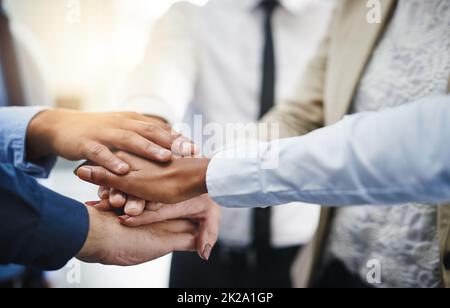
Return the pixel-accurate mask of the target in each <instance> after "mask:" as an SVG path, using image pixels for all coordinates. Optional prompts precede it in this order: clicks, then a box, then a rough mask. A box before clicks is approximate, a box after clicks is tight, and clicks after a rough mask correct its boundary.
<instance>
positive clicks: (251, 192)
mask: <svg viewBox="0 0 450 308" xmlns="http://www.w3.org/2000/svg"><path fill="white" fill-rule="evenodd" d="M265 147H266V145H265V144H260V145H258V146H257V149H261V148H265ZM239 156H240V155H238V153H237V152H236V149H235V148H233V149H228V150H224V151H222V152H220V153H217V154H216V155H215V156H213V158H212V159H211V162H210V164H209V166H208V171H207V174H206V184H207V187H208V194H209V195H210V197H211V198H212V199H213V200H214V201H215V202H216V203H218V204H220V205H222V206H224V207H230V208H243V207H245V208H251V207H261V206H263V205H264V202H265V200H264V199H262V198H261V196H262V187H263V186H262V182H261V181H262V179H261V174H262V173H261V159H260V158H259V157H258V156H252V155H249V156H248V157H241V158H239Z"/></svg>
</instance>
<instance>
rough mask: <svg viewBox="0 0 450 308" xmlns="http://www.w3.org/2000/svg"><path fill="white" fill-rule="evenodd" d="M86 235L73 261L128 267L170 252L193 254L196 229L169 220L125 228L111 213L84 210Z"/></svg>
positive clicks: (92, 209)
mask: <svg viewBox="0 0 450 308" xmlns="http://www.w3.org/2000/svg"><path fill="white" fill-rule="evenodd" d="M88 213H89V219H90V223H89V234H88V237H87V240H86V243H85V244H84V246H83V248H82V249H81V251H80V252H79V253H78V255H77V258H78V259H79V260H81V261H84V262H88V263H101V264H105V265H119V266H131V265H138V264H142V263H145V262H148V261H152V260H154V259H157V258H159V257H162V256H165V255H167V254H169V253H172V252H174V251H195V250H196V235H197V232H198V229H197V227H196V226H195V225H194V224H193V223H191V222H189V221H187V220H172V221H166V222H161V223H155V224H152V225H147V226H141V227H137V228H129V227H126V226H123V225H121V224H120V223H119V222H118V220H117V216H116V215H115V214H113V213H111V212H101V211H98V210H96V209H95V208H92V207H88Z"/></svg>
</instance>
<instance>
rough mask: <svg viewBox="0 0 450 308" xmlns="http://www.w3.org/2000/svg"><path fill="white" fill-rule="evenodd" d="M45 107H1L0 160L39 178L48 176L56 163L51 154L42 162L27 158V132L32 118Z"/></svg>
mask: <svg viewBox="0 0 450 308" xmlns="http://www.w3.org/2000/svg"><path fill="white" fill-rule="evenodd" d="M44 110H45V108H43V107H0V162H1V163H6V164H12V165H14V167H16V168H17V169H19V170H21V171H23V172H25V173H27V174H29V175H32V176H34V177H38V178H46V177H48V175H49V174H50V171H51V169H52V168H53V166H54V165H55V163H56V157H54V156H51V157H47V158H45V159H43V160H42V161H40V162H34V163H32V162H29V161H27V160H26V134H27V129H28V125H29V123H30V122H31V120H32V119H33V118H34V117H35V116H36V115H37V114H38V113H40V112H42V111H44Z"/></svg>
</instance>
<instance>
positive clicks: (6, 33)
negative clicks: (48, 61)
mask: <svg viewBox="0 0 450 308" xmlns="http://www.w3.org/2000/svg"><path fill="white" fill-rule="evenodd" d="M0 61H1V68H2V71H3V78H4V80H5V86H4V88H5V91H6V93H7V98H8V102H7V105H9V106H23V105H24V104H25V98H24V95H23V91H22V84H21V79H20V72H19V65H18V60H17V55H16V51H15V46H14V40H13V37H12V35H11V31H10V29H9V19H8V16H7V15H6V13H5V11H4V9H3V1H2V0H0Z"/></svg>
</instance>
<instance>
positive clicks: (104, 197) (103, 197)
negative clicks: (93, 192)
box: [100, 190, 109, 199]
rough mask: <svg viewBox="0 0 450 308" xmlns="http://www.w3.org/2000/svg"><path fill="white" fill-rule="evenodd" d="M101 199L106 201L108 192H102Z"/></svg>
mask: <svg viewBox="0 0 450 308" xmlns="http://www.w3.org/2000/svg"><path fill="white" fill-rule="evenodd" d="M100 198H101V199H108V198H109V192H108V191H107V190H104V191H102V193H101V195H100Z"/></svg>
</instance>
